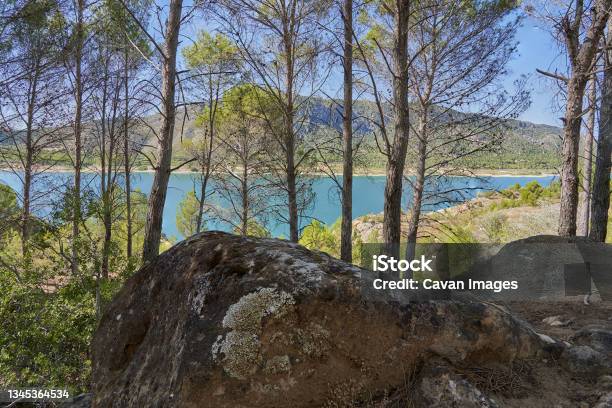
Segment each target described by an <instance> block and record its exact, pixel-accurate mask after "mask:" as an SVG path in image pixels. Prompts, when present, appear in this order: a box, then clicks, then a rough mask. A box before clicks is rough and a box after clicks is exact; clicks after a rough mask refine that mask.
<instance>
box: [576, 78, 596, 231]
mask: <svg viewBox="0 0 612 408" xmlns="http://www.w3.org/2000/svg"><path fill="white" fill-rule="evenodd" d="M596 98H597V83H596V79H595V75H593V76H592V78H591V82H590V87H589V106H590V107H591V108H590V111H589V118H588V121H587V135H586V138H585V140H584V167H583V171H582V191H583V196H582V200H581V203H580V207H579V208H580V213H579V214H578V231H577V234H578V235H579V236H581V237H586V236H588V235H589V218H590V210H591V179H592V176H593V137H594V136H595V133H594V132H595V112H596V109H595V104H596V103H597V102H596Z"/></svg>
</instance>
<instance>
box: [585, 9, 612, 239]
mask: <svg viewBox="0 0 612 408" xmlns="http://www.w3.org/2000/svg"><path fill="white" fill-rule="evenodd" d="M611 30H612V18H610V19H609V20H608V38H607V41H606V51H605V52H604V68H605V70H604V77H603V85H602V87H601V108H600V113H599V137H598V138H597V156H596V158H595V174H594V177H593V193H592V195H591V230H590V232H589V237H590V238H591V239H593V240H594V241H598V242H605V240H606V236H607V233H608V211H609V209H610V167H611V163H610V160H611V155H612V51H611V49H612V37H610V33H611Z"/></svg>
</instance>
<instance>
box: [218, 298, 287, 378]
mask: <svg viewBox="0 0 612 408" xmlns="http://www.w3.org/2000/svg"><path fill="white" fill-rule="evenodd" d="M294 304H295V301H294V299H293V297H292V296H291V295H290V294H288V293H287V292H284V291H277V290H276V289H274V288H261V289H259V290H258V291H256V292H252V293H249V294H247V295H245V296H243V297H242V298H240V300H239V301H238V302H236V303H234V304H233V305H231V306H230V307H229V308H228V310H227V313H226V314H225V317H224V318H223V327H225V328H227V329H231V331H230V332H228V333H227V334H226V335H225V337H224V338H221V339H217V341H216V342H215V344H213V347H212V349H211V352H212V354H213V359H214V360H215V361H218V362H221V364H222V365H223V367H224V369H225V372H226V373H228V374H229V375H231V376H232V377H234V378H238V379H244V378H245V377H246V376H248V375H250V374H253V373H255V372H256V371H257V367H258V365H259V364H260V363H261V360H262V358H261V352H260V348H261V343H260V341H259V335H260V333H261V329H262V328H261V326H262V320H263V319H264V318H266V317H271V318H282V317H283V316H284V315H285V314H287V313H288V311H289V310H290V309H291V307H292V306H293V305H294Z"/></svg>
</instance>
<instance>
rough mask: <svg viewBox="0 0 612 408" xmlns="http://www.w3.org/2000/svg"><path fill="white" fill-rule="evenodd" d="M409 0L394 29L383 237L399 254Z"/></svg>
mask: <svg viewBox="0 0 612 408" xmlns="http://www.w3.org/2000/svg"><path fill="white" fill-rule="evenodd" d="M408 5H409V3H408V1H402V0H397V1H396V10H395V16H394V20H395V24H394V30H393V66H394V71H395V72H394V75H393V101H394V105H393V113H394V115H395V131H394V134H393V141H392V143H391V149H390V152H389V155H388V158H387V169H386V173H387V181H386V184H385V193H384V199H385V202H384V216H383V240H384V243H385V252H386V253H387V254H388V255H390V256H394V257H396V258H398V257H399V244H400V238H401V218H402V181H403V180H402V179H403V177H404V165H405V163H406V150H407V148H408V136H409V122H408V16H409V14H408V12H409V10H408Z"/></svg>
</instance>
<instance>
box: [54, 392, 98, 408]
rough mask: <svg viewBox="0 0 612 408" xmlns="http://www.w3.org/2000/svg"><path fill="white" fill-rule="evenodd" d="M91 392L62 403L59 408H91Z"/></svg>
mask: <svg viewBox="0 0 612 408" xmlns="http://www.w3.org/2000/svg"><path fill="white" fill-rule="evenodd" d="M91 399H92V398H91V394H80V395H77V396H76V397H74V398H72V401H69V402H64V403H62V404H61V405H60V406H59V408H91Z"/></svg>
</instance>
